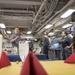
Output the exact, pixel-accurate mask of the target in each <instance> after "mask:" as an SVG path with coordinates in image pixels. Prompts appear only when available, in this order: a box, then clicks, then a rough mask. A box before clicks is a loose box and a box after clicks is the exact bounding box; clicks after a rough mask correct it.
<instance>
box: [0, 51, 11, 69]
mask: <svg viewBox="0 0 75 75" xmlns="http://www.w3.org/2000/svg"><path fill="white" fill-rule="evenodd" d="M10 64H11V63H10V61H9V58H8V57H7V56H6V54H5V53H4V52H2V54H1V58H0V68H2V67H5V66H8V65H10Z"/></svg>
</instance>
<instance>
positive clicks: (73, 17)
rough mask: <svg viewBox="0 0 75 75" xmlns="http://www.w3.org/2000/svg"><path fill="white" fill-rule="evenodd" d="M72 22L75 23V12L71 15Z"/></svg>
mask: <svg viewBox="0 0 75 75" xmlns="http://www.w3.org/2000/svg"><path fill="white" fill-rule="evenodd" d="M71 21H72V22H74V21H75V12H73V13H72V14H71Z"/></svg>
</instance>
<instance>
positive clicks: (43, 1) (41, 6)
mask: <svg viewBox="0 0 75 75" xmlns="http://www.w3.org/2000/svg"><path fill="white" fill-rule="evenodd" d="M46 1H47V0H44V1H43V3H42V4H41V6H40V8H39V10H38V12H37V14H36V15H35V17H34V19H33V22H32V24H34V22H35V21H36V18H37V17H38V15H39V14H40V12H41V10H42V8H43V6H44V5H45V3H46Z"/></svg>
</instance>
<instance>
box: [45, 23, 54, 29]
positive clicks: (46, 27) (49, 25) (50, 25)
mask: <svg viewBox="0 0 75 75" xmlns="http://www.w3.org/2000/svg"><path fill="white" fill-rule="evenodd" d="M52 26H53V25H52V24H48V25H47V26H45V29H48V28H50V27H52Z"/></svg>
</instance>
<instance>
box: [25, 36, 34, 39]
mask: <svg viewBox="0 0 75 75" xmlns="http://www.w3.org/2000/svg"><path fill="white" fill-rule="evenodd" d="M25 38H26V39H31V38H33V37H32V36H26V37H25Z"/></svg>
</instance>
